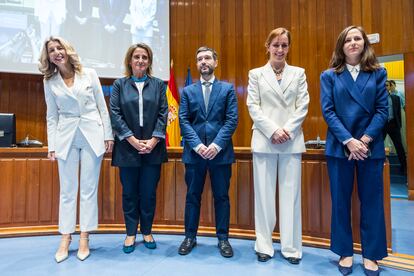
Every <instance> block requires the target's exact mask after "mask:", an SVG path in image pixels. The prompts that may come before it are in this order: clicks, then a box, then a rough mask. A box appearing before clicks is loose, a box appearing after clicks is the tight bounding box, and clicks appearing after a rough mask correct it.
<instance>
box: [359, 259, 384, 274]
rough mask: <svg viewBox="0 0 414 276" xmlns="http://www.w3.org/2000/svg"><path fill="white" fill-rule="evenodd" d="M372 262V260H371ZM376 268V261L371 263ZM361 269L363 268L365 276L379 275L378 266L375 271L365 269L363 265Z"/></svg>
mask: <svg viewBox="0 0 414 276" xmlns="http://www.w3.org/2000/svg"><path fill="white" fill-rule="evenodd" d="M371 261H372V260H371ZM373 262H374V263H375V264H376V265H377V266H378V263H377V261H373ZM363 267H364V273H365V275H367V276H378V275H380V269H379V266H378V268H377V270H371V269H368V268H366V267H365V264H363Z"/></svg>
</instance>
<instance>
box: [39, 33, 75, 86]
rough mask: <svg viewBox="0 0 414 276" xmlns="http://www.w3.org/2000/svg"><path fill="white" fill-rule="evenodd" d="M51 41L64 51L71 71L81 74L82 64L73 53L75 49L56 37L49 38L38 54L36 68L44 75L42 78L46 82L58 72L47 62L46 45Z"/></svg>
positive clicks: (53, 65)
mask: <svg viewBox="0 0 414 276" xmlns="http://www.w3.org/2000/svg"><path fill="white" fill-rule="evenodd" d="M51 41H54V42H58V43H59V44H60V45H61V46H62V47H63V48H64V49H65V51H66V55H67V56H68V61H69V63H70V64H71V65H72V69H73V71H75V73H78V74H81V73H82V64H81V63H80V59H79V56H78V54H77V53H76V51H75V48H73V46H72V45H71V44H70V43H69V42H68V41H66V40H65V39H63V38H61V37H58V36H51V37H49V38H48V39H47V40H46V41H45V42H44V43H43V47H42V52H41V53H40V58H39V65H38V68H39V71H40V72H42V74H43V75H44V78H45V79H46V80H48V79H50V78H51V77H52V76H53V75H54V74H55V73H56V72H57V70H58V68H57V66H56V65H55V64H54V63H52V62H51V61H50V60H49V54H48V52H47V44H48V43H49V42H51Z"/></svg>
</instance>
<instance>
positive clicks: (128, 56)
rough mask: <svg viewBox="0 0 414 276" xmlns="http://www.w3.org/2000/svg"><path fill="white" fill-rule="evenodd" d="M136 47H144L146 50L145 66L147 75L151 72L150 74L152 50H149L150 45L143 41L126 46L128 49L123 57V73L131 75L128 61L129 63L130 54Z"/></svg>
mask: <svg viewBox="0 0 414 276" xmlns="http://www.w3.org/2000/svg"><path fill="white" fill-rule="evenodd" d="M137 48H141V49H144V50H145V51H146V52H147V54H148V68H147V72H146V73H147V75H148V76H151V74H152V57H153V54H152V50H151V48H150V46H148V45H147V44H145V43H137V44H133V45H131V46H130V47H129V48H128V50H127V52H126V54H125V58H124V66H125V72H124V75H125V76H127V77H130V76H132V75H133V72H132V68H131V65H130V63H131V60H132V54H133V53H134V51H135V50H136V49H137Z"/></svg>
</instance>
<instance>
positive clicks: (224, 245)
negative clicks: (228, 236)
mask: <svg viewBox="0 0 414 276" xmlns="http://www.w3.org/2000/svg"><path fill="white" fill-rule="evenodd" d="M217 246H218V248H219V249H220V254H221V256H223V257H224V258H231V257H233V248H231V245H230V243H229V241H228V240H219V242H218V245H217Z"/></svg>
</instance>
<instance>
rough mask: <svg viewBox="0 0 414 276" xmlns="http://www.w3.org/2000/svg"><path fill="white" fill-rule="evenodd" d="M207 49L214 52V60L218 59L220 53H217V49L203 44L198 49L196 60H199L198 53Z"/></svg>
mask: <svg viewBox="0 0 414 276" xmlns="http://www.w3.org/2000/svg"><path fill="white" fill-rule="evenodd" d="M205 51H210V52H211V53H212V54H213V59H214V60H217V59H218V55H217V52H216V50H214V49H213V48H210V47H207V46H201V47H200V48H198V49H197V52H196V60H197V56H198V53H200V52H205Z"/></svg>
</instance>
